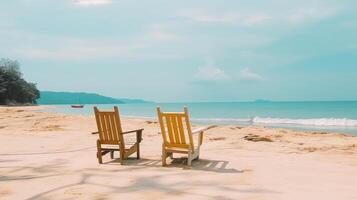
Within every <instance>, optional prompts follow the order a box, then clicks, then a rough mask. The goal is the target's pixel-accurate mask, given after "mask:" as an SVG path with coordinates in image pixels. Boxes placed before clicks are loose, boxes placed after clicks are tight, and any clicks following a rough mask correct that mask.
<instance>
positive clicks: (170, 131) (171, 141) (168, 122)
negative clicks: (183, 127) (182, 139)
mask: <svg viewBox="0 0 357 200" xmlns="http://www.w3.org/2000/svg"><path fill="white" fill-rule="evenodd" d="M164 116H165V118H166V125H167V132H168V135H169V138H170V143H171V144H175V140H174V136H173V131H172V124H171V119H170V117H169V116H166V115H164Z"/></svg>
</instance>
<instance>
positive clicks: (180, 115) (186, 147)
mask: <svg viewBox="0 0 357 200" xmlns="http://www.w3.org/2000/svg"><path fill="white" fill-rule="evenodd" d="M157 113H158V117H159V123H160V127H161V134H162V138H163V144H162V166H165V165H166V158H167V157H169V156H170V157H171V158H173V153H180V154H187V156H188V160H187V165H188V166H191V162H192V161H193V160H195V159H197V160H198V159H199V155H200V147H201V145H202V141H203V132H204V131H205V130H207V129H209V128H210V127H204V128H200V129H197V130H193V131H192V130H191V124H190V119H189V114H188V109H187V107H185V108H184V112H161V110H160V107H157ZM194 134H198V144H197V146H195V144H194V141H193V135H194Z"/></svg>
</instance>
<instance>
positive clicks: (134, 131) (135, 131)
mask: <svg viewBox="0 0 357 200" xmlns="http://www.w3.org/2000/svg"><path fill="white" fill-rule="evenodd" d="M143 130H144V129H143V128H142V129H137V130H132V131H124V132H122V133H121V134H123V135H124V134H128V133H137V132H142V131H143Z"/></svg>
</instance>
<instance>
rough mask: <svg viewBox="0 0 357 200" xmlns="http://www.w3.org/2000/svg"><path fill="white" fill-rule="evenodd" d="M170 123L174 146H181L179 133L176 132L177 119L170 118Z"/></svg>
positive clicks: (174, 117)
mask: <svg viewBox="0 0 357 200" xmlns="http://www.w3.org/2000/svg"><path fill="white" fill-rule="evenodd" d="M171 122H172V128H173V130H174V131H173V133H174V138H175V144H181V141H180V136H179V132H178V130H177V117H176V116H172V117H171Z"/></svg>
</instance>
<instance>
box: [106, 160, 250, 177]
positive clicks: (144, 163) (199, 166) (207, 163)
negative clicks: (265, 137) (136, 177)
mask: <svg viewBox="0 0 357 200" xmlns="http://www.w3.org/2000/svg"><path fill="white" fill-rule="evenodd" d="M107 164H110V165H113V164H115V165H116V164H118V165H119V161H118V160H113V161H110V162H108V163H107ZM124 165H127V166H137V167H142V168H144V167H160V168H161V167H162V164H161V160H151V159H140V160H137V159H128V160H126V161H125V163H124ZM228 165H229V162H228V161H224V160H208V159H200V160H196V161H194V162H193V163H192V166H187V158H174V159H173V160H172V162H171V163H170V164H168V165H167V166H165V167H167V168H182V169H184V170H198V171H210V172H216V173H244V172H245V170H238V169H234V168H228Z"/></svg>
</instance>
